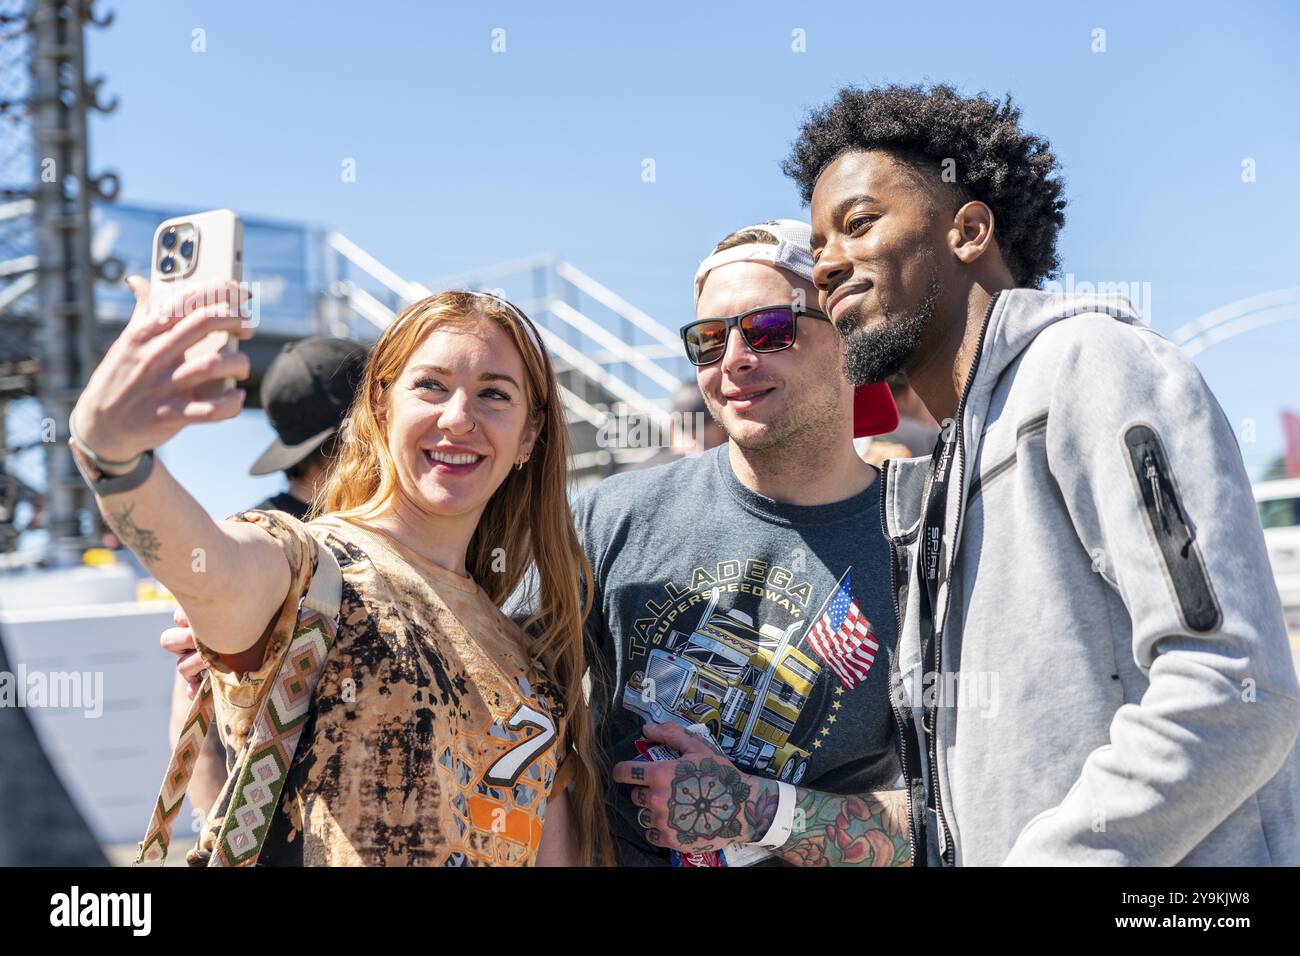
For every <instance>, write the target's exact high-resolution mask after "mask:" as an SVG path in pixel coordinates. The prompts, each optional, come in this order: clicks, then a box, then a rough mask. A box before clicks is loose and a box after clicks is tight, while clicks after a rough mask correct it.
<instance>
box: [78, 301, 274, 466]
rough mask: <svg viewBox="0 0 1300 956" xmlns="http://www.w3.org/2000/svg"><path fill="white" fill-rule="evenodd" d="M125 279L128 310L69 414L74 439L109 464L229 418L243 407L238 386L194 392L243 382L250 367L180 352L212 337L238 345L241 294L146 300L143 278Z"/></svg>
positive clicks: (233, 356) (232, 358) (245, 327)
mask: <svg viewBox="0 0 1300 956" xmlns="http://www.w3.org/2000/svg"><path fill="white" fill-rule="evenodd" d="M126 281H127V285H129V286H130V287H131V291H132V292H133V293H134V294H135V300H136V303H135V311H134V312H132V313H131V319H130V321H128V322H127V324H126V327H125V328H124V329H123V330H122V334H121V335H120V336H118V338H117V341H115V342H114V343H113V344H112V346H111V347H110V348H109V350H108V352H107V354H106V355H105V356H104V360H103V361H102V362H100V363H99V367H98V368H96V369H95V372H94V374H93V375H91V376H90V381H89V382H88V383H87V384H86V388H85V390H84V391H83V392H82V393H81V397H80V398H79V399H78V400H77V404H76V407H75V408H74V409H73V411H72V417H73V419H74V425H73V430H74V431H75V432H76V434H77V437H78V438H79V439H80V440H81V441H82V442H83V443H84V444H85V445H86V446H88V447H89V448H90V449H91V450H92V451H94V452H95V454H97V455H99V456H100V457H101V458H104V459H107V460H109V461H128V460H130V459H131V458H133V457H135V456H136V455H137V454H139V453H140V452H143V451H148V450H149V449H152V448H157V447H159V446H160V445H162V444H163V443H164V442H166V441H167V440H168V439H169V438H171V437H172V436H173V435H175V434H176V433H177V432H179V431H180V430H181V429H182V428H184V427H185V426H186V425H189V424H191V423H193V422H215V421H222V420H224V419H227V418H233V417H234V416H235V415H237V414H239V410H240V409H241V408H242V407H243V404H244V390H243V389H241V388H231V389H227V390H226V391H225V392H223V393H222V394H221V396H220V397H218V398H216V399H212V400H203V399H199V398H198V397H196V395H195V394H194V393H195V389H197V388H199V387H200V386H202V385H204V384H206V383H209V382H212V381H214V380H220V379H225V378H233V379H245V378H247V377H248V374H249V370H250V366H249V359H248V356H247V355H246V354H244V353H243V352H210V353H208V354H206V355H203V356H201V357H198V358H195V359H193V360H191V361H186V359H185V352H186V350H187V349H189V348H190V347H192V346H194V345H196V344H197V343H198V342H200V341H201V340H202V339H203V338H204V337H205V336H207V335H210V334H211V333H213V332H229V333H231V334H232V335H234V336H235V337H236V338H238V339H241V340H244V339H248V338H250V337H251V336H252V334H253V329H252V327H251V325H249V322H248V319H247V317H246V316H244V315H242V314H241V312H242V310H243V306H244V304H245V303H246V302H247V301H248V299H249V297H250V293H249V292H248V290H247V289H243V288H241V287H240V286H239V284H237V283H235V282H214V283H209V284H206V285H201V286H195V287H193V288H190V289H187V290H186V291H185V294H184V296H183V298H182V299H180V300H176V299H166V298H163V300H162V301H151V296H150V290H149V282H148V280H147V279H145V278H143V277H142V276H131V277H129V278H128V279H127V280H126ZM160 298H161V297H160Z"/></svg>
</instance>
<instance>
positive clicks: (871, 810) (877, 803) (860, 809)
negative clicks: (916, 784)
mask: <svg viewBox="0 0 1300 956" xmlns="http://www.w3.org/2000/svg"><path fill="white" fill-rule="evenodd" d="M795 794H796V797H797V799H796V802H795V828H794V832H793V833H792V834H791V835H790V839H789V841H788V842H787V843H786V844H785V846H783V847H782V848H781V850H780V851H779V852H780V855H781V857H782V858H783V859H784V860H785V861H786V862H787V863H793V864H795V865H796V866H910V865H911V863H912V853H911V843H910V840H909V838H908V826H907V795H906V791H903V790H884V791H880V792H877V793H866V794H862V795H859V796H840V795H838V794H833V793H818V792H817V791H815V790H802V789H796V791H795ZM760 835H761V834H760Z"/></svg>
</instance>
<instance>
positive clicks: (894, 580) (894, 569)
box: [880, 462, 924, 866]
mask: <svg viewBox="0 0 1300 956" xmlns="http://www.w3.org/2000/svg"><path fill="white" fill-rule="evenodd" d="M889 468H890V464H889V462H885V467H884V468H882V469H881V470H880V530H881V532H882V533H883V534H884V536H885V542H886V543H887V544H888V545H889V593H890V596H891V598H892V599H893V602H894V627H895V633H896V634H897V635H901V634H902V633H903V612H902V610H901V609H900V607H899V601H898V551H897V547H896V545H895V544H894V539H893V538H892V537H891V536H890V534H889V524H888V522H887V521H886V520H885V508H886V502H887V496H886V493H885V487H886V484H885V483H886V481H887V480H888V475H889ZM897 654H898V642H897V640H895V646H894V655H895V662H894V663H895V666H897ZM891 671H892V669H891ZM901 682H902V676H901V672H900V676H899V679H898V681H895V680H894V675H893V673H892V672H891V674H890V677H889V708H890V711H891V712H892V713H893V715H894V722H895V724H896V725H897V726H898V742H899V747H898V758H899V761H900V762H901V763H902V765H903V784H904V788H905V789H904V796H905V797H906V800H907V848H908V859H909V860H910V861H911V863H912V865H913V866H916V833H917V826H916V817H915V815H914V813H915V811H914V809H913V806H914V804H913V801H912V797H913V794H912V787H913V784H914V782H915V781H914V778H913V776H912V772H911V770H910V768H909V766H908V760H907V752H908V750H909V749H911V748H912V747H915V746H916V730H915V728H914V727H913V726H912V722H911V721H910V720H906V721H905V720H904V717H903V709H902V705H901V703H900V702H899V700H898V698H897V695H896V694H895V690H896V689H897V685H898V684H901ZM909 744H910V746H909ZM922 862H924V861H922Z"/></svg>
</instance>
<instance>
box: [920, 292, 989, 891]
mask: <svg viewBox="0 0 1300 956" xmlns="http://www.w3.org/2000/svg"><path fill="white" fill-rule="evenodd" d="M1000 296H1001V293H998V294H997V295H995V296H994V297H993V300H992V301H991V302H989V307H988V309H987V310H986V311H985V313H984V324H983V325H981V326H980V337H979V341H978V342H976V344H975V357H974V359H972V361H971V366H970V372H969V373H967V375H966V384H965V385H964V386H963V387H962V390H961V400H960V401H959V402H958V403H957V412H956V416H955V421H954V425H955V427H956V429H957V433H956V435H955V436H954V442H955V445H954V451H955V452H959V453H961V475H960V476H958V477H959V480H958V482H957V524H956V525H955V526H954V527H953V549H952V551H951V552H950V553H949V554H948V566H947V568H946V569H945V572H944V579H945V580H951V578H952V570H953V568H954V567H955V566H956V564H957V548H956V543H957V541H958V540H959V539H958V532H960V530H961V519H962V508H963V507H964V501H963V499H964V498H965V493H966V488H965V485H966V466H967V461H966V455H965V448H964V447H963V444H962V440H963V437H964V435H963V431H964V430H963V428H962V422H963V419H964V418H965V413H966V400H967V398H969V397H970V390H971V386H973V385H974V384H975V376H976V374H978V372H979V367H980V359H981V358H982V357H983V355H984V339H985V337H986V336H987V335H988V331H989V320H990V319H991V318H992V317H993V307H994V306H996V305H997V303H998V298H999V297H1000ZM945 510H946V509H945ZM951 593H952V591H951V588H949V594H951ZM934 615H935V619H934V623H933V626H932V630H933V632H934V679H935V680H939V676H940V675H941V674H942V673H943V631H944V628H943V624H944V622H941V621H940V620H939V609H938V608H937V607H936V608H934ZM943 616H944V618H947V616H948V603H947V602H945V604H944V609H943ZM935 696H936V702H935V705H934V707H933V708H928V709H926V711H925V715H926V717H928V718H929V720H928V721H925V722H924V723H925V725H926V732H927V735H928V736H929V738H930V740H929V744H930V746H929V758H930V782H931V785H932V786H933V787H934V811H935V815H936V816H937V817H938V818H939V827H940V829H941V830H942V832H943V849H942V851H941V852H940V854H939V855H940V858H941V859H942V860H943V862H944V863H946V864H947V865H948V866H953V865H955V852H954V848H953V840H952V831H951V830H949V829H948V821H947V820H946V819H944V815H943V788H942V787H940V786H939V734H938V726H937V717H938V709H939V705H938V701H937V696H938V695H937V694H936V695H935Z"/></svg>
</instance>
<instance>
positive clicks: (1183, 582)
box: [1124, 425, 1223, 633]
mask: <svg viewBox="0 0 1300 956" xmlns="http://www.w3.org/2000/svg"><path fill="white" fill-rule="evenodd" d="M1124 444H1125V446H1127V448H1128V453H1129V462H1130V464H1131V465H1132V467H1133V473H1134V475H1135V476H1136V477H1137V481H1138V493H1139V497H1140V498H1141V500H1142V507H1143V510H1144V511H1145V512H1146V515H1147V520H1148V521H1149V522H1150V525H1151V532H1152V534H1153V535H1155V539H1156V546H1157V547H1158V548H1159V549H1160V557H1161V559H1162V560H1163V561H1164V563H1165V571H1166V572H1167V573H1168V575H1169V580H1170V583H1171V584H1172V585H1173V589H1174V596H1175V597H1176V598H1177V600H1178V608H1179V612H1180V616H1181V617H1182V619H1183V622H1184V623H1185V624H1186V625H1187V627H1188V628H1190V629H1191V630H1193V631H1197V632H1200V633H1206V632H1207V631H1213V630H1215V629H1217V628H1218V627H1219V625H1220V624H1222V623H1223V613H1222V611H1221V610H1220V608H1219V602H1218V601H1217V600H1216V599H1215V597H1214V589H1213V588H1212V587H1211V586H1210V577H1209V575H1208V574H1207V573H1206V570H1205V564H1204V562H1203V561H1202V560H1201V554H1200V552H1199V551H1198V550H1197V549H1196V535H1195V534H1193V533H1192V529H1191V527H1190V526H1189V525H1188V523H1187V518H1186V516H1185V515H1184V514H1183V509H1182V505H1181V504H1180V503H1179V501H1178V493H1177V491H1176V490H1175V489H1174V483H1173V480H1172V478H1171V476H1170V471H1169V461H1168V459H1167V458H1166V457H1165V450H1164V446H1163V445H1162V444H1161V443H1160V436H1159V435H1157V434H1156V432H1155V430H1154V429H1152V428H1151V427H1150V426H1149V425H1133V426H1131V427H1130V428H1129V429H1128V430H1127V431H1126V432H1124Z"/></svg>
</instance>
